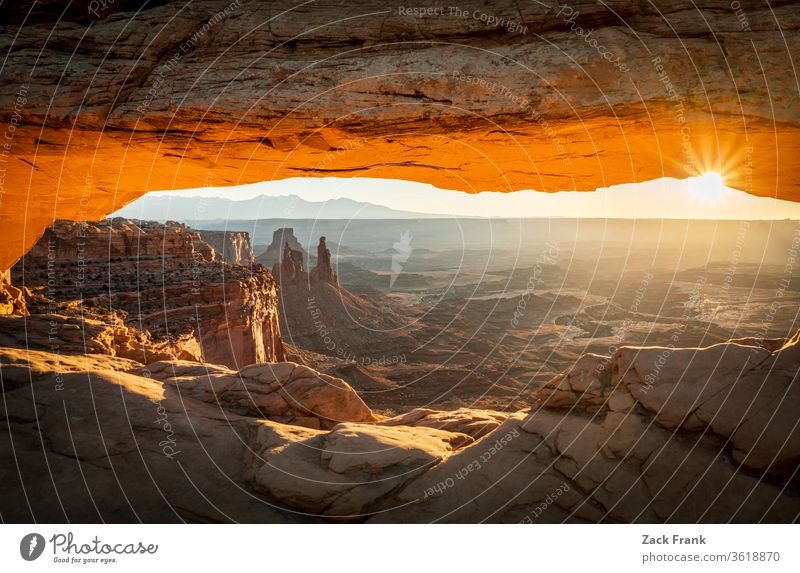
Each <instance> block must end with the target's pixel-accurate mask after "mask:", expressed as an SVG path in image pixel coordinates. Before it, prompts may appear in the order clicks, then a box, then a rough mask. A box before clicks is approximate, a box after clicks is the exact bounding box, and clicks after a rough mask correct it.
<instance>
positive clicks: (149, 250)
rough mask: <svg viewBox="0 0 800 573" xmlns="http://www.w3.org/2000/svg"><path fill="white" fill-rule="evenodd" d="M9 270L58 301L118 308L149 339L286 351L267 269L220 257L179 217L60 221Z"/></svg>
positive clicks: (228, 353)
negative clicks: (176, 220)
mask: <svg viewBox="0 0 800 573" xmlns="http://www.w3.org/2000/svg"><path fill="white" fill-rule="evenodd" d="M12 276H13V277H14V281H15V282H17V284H21V285H26V286H28V287H31V288H33V287H38V289H39V290H40V291H41V293H42V294H44V295H46V296H47V297H49V298H51V299H55V300H57V301H82V302H83V303H84V305H86V306H89V307H111V308H113V309H116V310H120V311H123V312H124V313H125V321H126V323H127V324H130V325H134V326H136V327H137V328H138V329H139V330H141V331H146V332H148V333H149V334H150V335H152V337H153V338H154V339H156V340H166V341H170V342H175V341H178V340H182V339H184V340H186V339H193V340H194V341H195V342H194V346H195V347H196V348H197V353H198V354H199V356H200V357H202V359H204V360H206V361H209V362H212V363H219V364H226V365H228V366H231V367H240V366H244V365H247V364H252V363H255V362H270V361H275V360H280V359H282V358H283V357H284V352H283V347H282V342H281V338H280V327H279V319H278V311H277V287H276V285H275V281H274V280H273V279H272V277H271V275H270V274H269V271H267V270H266V269H265V268H264V267H262V266H260V265H256V266H253V267H252V268H251V267H244V266H241V265H233V264H228V263H227V262H225V261H222V260H218V258H217V252H216V251H215V250H214V248H213V247H212V246H211V245H209V244H208V243H207V242H205V241H203V240H202V239H201V237H200V234H199V233H198V232H197V231H194V230H192V229H189V228H187V227H186V226H185V225H182V224H179V223H167V224H164V225H162V224H159V223H152V222H142V221H136V222H134V221H129V220H124V219H113V220H107V221H102V222H98V223H75V222H70V221H59V222H57V223H56V224H54V225H53V226H52V227H50V228H48V230H47V232H46V233H45V236H44V237H43V238H42V240H41V241H40V242H39V243H37V245H36V246H35V247H34V248H33V249H31V252H30V253H28V254H27V255H26V256H25V257H24V258H23V259H22V260H21V261H20V262H19V264H17V265H16V266H15V267H14V269H13V272H12ZM156 359H158V358H156Z"/></svg>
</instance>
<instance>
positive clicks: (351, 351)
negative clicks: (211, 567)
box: [0, 0, 800, 557]
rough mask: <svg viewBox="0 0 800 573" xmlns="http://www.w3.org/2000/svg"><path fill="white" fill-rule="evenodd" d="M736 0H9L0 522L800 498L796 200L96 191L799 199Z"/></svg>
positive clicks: (588, 512)
mask: <svg viewBox="0 0 800 573" xmlns="http://www.w3.org/2000/svg"><path fill="white" fill-rule="evenodd" d="M735 4H736V7H734V4H733V3H730V2H727V1H714V0H706V1H704V2H701V3H699V4H698V3H696V2H692V1H689V0H665V1H663V2H659V3H658V5H655V4H653V3H632V2H624V1H622V0H608V1H606V2H602V3H597V2H588V1H584V0H577V1H575V2H572V3H569V4H565V3H559V2H555V1H550V0H546V1H544V2H525V3H520V2H515V1H511V0H498V1H497V2H493V3H487V2H484V1H483V0H465V1H464V2H461V3H460V4H459V5H458V6H449V7H444V6H441V5H440V4H438V3H435V2H432V1H430V0H422V1H421V2H418V3H417V4H416V5H415V6H414V7H408V6H398V5H392V4H387V3H385V2H378V1H376V0H357V1H355V2H352V1H351V2H345V1H340V0H320V1H314V2H296V1H293V0H278V1H275V2H260V1H255V0H193V1H191V2H182V1H178V0H158V1H156V2H149V3H144V4H141V3H137V2H133V1H132V0H119V1H117V2H106V3H100V4H98V3H96V2H89V1H88V0H78V1H76V2H72V3H69V5H68V6H60V5H59V3H57V2H41V1H34V0H21V1H19V2H16V3H14V4H13V6H4V8H3V11H2V14H0V49H2V51H3V53H4V59H3V63H2V66H1V67H0V85H2V87H3V90H2V91H0V142H2V143H0V222H2V229H3V241H2V242H0V394H2V405H0V426H2V427H3V430H4V431H1V432H0V459H2V460H3V463H0V518H2V521H3V522H5V523H95V522H108V523H516V524H525V523H653V524H665V523H794V522H797V521H798V520H799V519H800V387H799V386H798V382H799V381H800V318H799V317H798V313H797V308H798V307H799V306H800V287H798V285H797V270H796V257H797V252H798V249H799V248H800V224H798V222H797V221H793V220H790V219H783V220H778V219H775V220H769V221H749V220H747V217H746V214H742V220H732V221H716V220H699V219H693V220H686V221H684V220H667V219H663V220H658V219H652V220H629V221H621V220H617V219H602V220H601V219H588V218H582V219H574V220H573V219H569V218H562V219H559V218H552V219H547V218H543V219H537V218H527V219H526V218H524V217H525V216H529V215H530V214H529V213H527V214H520V218H519V219H494V218H490V217H482V216H476V217H474V218H463V219H459V218H456V217H454V218H450V219H447V218H441V217H429V216H428V215H425V216H420V217H419V218H417V217H414V216H413V214H414V213H411V212H408V213H406V215H407V217H405V218H403V219H400V218H398V219H391V218H388V219H374V220H370V219H368V218H365V219H364V220H355V219H350V218H336V217H334V218H332V219H330V220H325V219H323V218H321V217H318V218H316V219H314V218H307V217H308V215H307V213H308V212H307V211H306V212H305V213H306V218H299V217H298V218H296V219H292V209H293V206H292V202H291V200H287V202H286V203H280V204H281V205H285V207H284V208H281V209H280V212H275V213H269V214H268V215H269V216H270V217H274V218H273V219H258V220H255V219H254V220H239V221H235V222H234V221H229V220H227V219H226V218H225V213H224V212H223V211H224V209H222V208H218V207H214V205H221V204H223V203H221V202H215V201H209V200H205V199H207V197H197V198H190V199H187V200H185V201H183V202H182V209H183V210H184V211H185V212H186V213H190V214H191V219H192V224H191V225H190V224H187V222H186V220H183V221H171V220H166V221H160V222H156V221H148V220H139V219H132V218H127V217H114V216H112V217H111V218H105V217H107V216H108V215H109V214H111V213H115V212H117V211H118V210H119V209H121V208H123V207H124V206H126V205H129V204H130V203H131V202H132V201H134V200H135V199H137V198H139V197H141V196H143V195H144V194H146V193H148V192H150V191H172V190H186V189H198V190H200V189H202V190H205V191H204V193H208V192H209V190H210V189H211V188H230V187H234V186H238V185H244V184H250V183H258V182H264V181H277V180H282V179H289V178H295V177H339V178H347V177H374V178H386V179H391V178H394V179H402V180H407V181H415V182H420V183H427V184H430V185H433V186H435V187H432V188H431V192H435V191H436V189H435V188H436V187H438V188H442V189H452V190H458V191H463V192H466V193H479V192H486V191H497V192H512V191H516V190H521V189H536V190H538V191H542V192H552V193H556V192H560V191H581V192H591V191H593V190H595V189H598V188H602V187H608V186H611V185H617V184H624V183H635V182H642V181H647V180H652V179H657V178H662V177H666V178H686V177H692V176H701V175H705V174H709V173H718V174H719V175H720V177H722V179H723V181H724V183H725V184H726V185H729V186H731V187H734V188H736V189H740V190H742V191H745V192H746V193H749V194H750V195H758V196H765V197H774V198H780V199H786V200H792V201H800V167H799V165H800V164H798V162H797V161H796V160H795V158H796V157H797V156H799V155H800V109H799V108H798V106H797V105H796V103H797V101H798V95H800V87H798V86H800V83H798V79H797V75H796V73H795V70H796V65H795V59H796V58H795V57H794V55H795V54H796V53H797V51H798V48H800V34H798V32H799V31H800V12H799V11H798V10H797V3H796V2H792V1H791V0H776V1H773V2H769V3H767V2H763V1H759V0H741V1H737V2H736V3H735ZM222 192H223V191H220V193H222ZM162 199H163V198H162ZM164 201H166V203H158V204H168V202H169V200H167V199H164ZM276 204H278V203H276ZM248 205H250V204H245V205H244V206H238V207H237V208H239V209H241V210H245V211H246V210H247V208H248ZM373 207H375V208H376V211H375V212H379V213H387V212H389V213H391V212H392V210H391V209H388V208H387V207H386V206H380V205H373ZM229 208H231V207H230V205H229ZM157 210H158V209H157V208H156V211H157ZM479 215H480V214H479ZM254 216H255V215H254ZM187 217H188V215H187ZM23 557H24V555H23Z"/></svg>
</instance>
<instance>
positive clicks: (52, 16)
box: [0, 0, 800, 269]
mask: <svg viewBox="0 0 800 573" xmlns="http://www.w3.org/2000/svg"><path fill="white" fill-rule="evenodd" d="M88 4H90V3H87V2H79V3H76V4H74V5H71V6H70V8H69V9H67V10H66V11H64V13H63V14H62V11H60V10H58V9H57V8H56V4H52V3H44V4H43V3H40V2H39V3H35V9H34V10H33V11H32V12H31V13H30V15H29V16H28V17H26V15H28V13H29V10H30V9H31V7H32V6H34V1H33V0H24V1H20V2H16V3H15V4H14V6H13V7H11V6H10V7H9V8H8V9H7V10H4V14H3V17H2V22H0V24H2V31H3V34H2V38H3V40H2V44H0V49H2V52H3V61H4V62H5V63H4V65H3V68H2V71H1V72H0V84H1V85H2V86H3V90H2V91H1V92H0V110H1V111H0V114H1V115H2V117H3V122H2V123H3V125H5V126H6V128H4V131H6V132H8V134H9V137H10V139H11V140H12V141H11V142H10V143H9V147H8V148H7V149H5V150H4V151H3V154H2V156H3V171H2V173H3V188H2V193H3V200H2V201H0V217H2V220H3V222H4V224H5V228H6V229H7V236H6V237H5V240H4V241H3V244H2V247H0V269H7V268H9V267H10V266H11V265H13V264H14V263H15V262H16V260H17V259H18V258H19V257H21V256H22V255H23V254H24V253H25V251H26V250H27V249H28V248H30V247H31V246H32V245H33V244H34V243H35V242H36V241H37V240H38V238H39V236H40V234H41V233H42V232H43V231H44V229H45V228H46V227H47V225H49V224H50V223H51V222H52V221H53V220H54V219H92V218H95V219H97V218H101V217H103V216H105V215H107V214H108V213H111V212H114V211H115V210H116V209H119V208H120V207H122V206H123V205H124V204H126V203H128V202H130V201H131V200H133V199H135V198H137V197H139V196H141V195H142V194H144V193H145V192H147V191H152V190H168V189H186V188H193V187H198V188H199V187H209V186H222V185H231V184H242V183H253V182H258V181H265V180H275V179H280V178H286V177H296V176H331V175H342V176H347V177H351V176H355V175H358V174H364V175H368V176H371V177H388V178H398V179H407V180H414V181H421V182H425V183H431V184H434V185H436V186H438V187H441V188H447V189H461V190H464V191H467V192H475V191H484V190H495V191H510V190H513V189H529V188H535V189H538V190H540V191H559V190H571V189H577V190H584V191H586V190H593V189H595V188H597V187H604V186H609V185H612V184H617V183H628V182H633V181H642V180H648V179H655V178H658V177H661V176H673V177H686V176H688V175H694V174H697V173H701V172H703V171H706V170H717V171H723V172H724V173H723V175H724V176H725V178H726V181H727V182H728V183H729V184H730V185H732V186H734V187H736V188H739V189H742V190H745V191H747V192H750V193H755V194H760V195H770V196H774V195H775V194H777V195H778V196H780V197H782V198H787V199H797V198H798V197H800V193H798V183H797V182H798V181H799V180H800V178H799V177H798V173H797V167H796V162H792V161H786V160H782V159H783V158H785V157H794V156H797V154H798V147H800V138H799V137H798V110H797V106H795V105H791V102H793V101H794V100H795V98H796V96H797V81H796V78H795V75H794V74H793V73H787V70H793V69H794V68H795V67H796V66H795V65H794V62H795V54H796V53H797V51H798V42H800V34H797V29H798V26H799V25H800V15H799V14H798V11H797V9H796V5H795V3H794V2H792V1H791V0H787V1H773V2H769V3H766V2H763V1H762V0H742V1H741V2H737V3H736V5H737V6H738V7H736V8H735V7H733V5H732V4H731V3H728V2H710V1H709V2H701V3H697V2H691V1H689V0H669V1H667V2H661V3H659V4H658V5H655V4H650V3H631V2H627V1H623V0H614V1H609V2H603V3H597V2H589V1H583V0H581V1H576V2H571V3H568V4H564V3H563V2H555V1H545V2H527V3H520V2H514V1H511V0H501V1H499V2H493V3H491V4H490V5H489V4H486V3H485V2H483V1H482V0H466V1H464V2H461V3H459V5H458V6H457V7H456V8H458V10H454V11H451V10H450V9H449V8H448V9H446V10H444V9H442V10H441V11H438V12H435V13H427V12H425V11H423V12H419V11H415V12H412V13H408V12H407V11H405V8H406V7H407V6H406V5H405V4H403V3H388V4H387V3H386V2H379V1H377V0H360V1H358V2H345V3H343V2H340V1H339V0H327V1H324V2H314V3H313V4H303V3H296V2H288V1H280V2H269V3H265V2H259V1H255V0H239V1H231V0H198V1H193V2H191V3H189V4H186V3H185V2H180V1H178V0H173V1H162V2H157V3H155V4H152V3H151V4H148V5H147V6H146V7H144V8H142V9H139V8H140V6H139V5H138V4H137V5H136V10H134V9H133V6H132V5H131V3H130V2H113V3H112V2H107V3H105V4H104V8H103V9H102V10H94V12H92V11H90V10H89V9H88V7H89V6H88ZM417 7H419V8H423V7H431V8H447V7H446V6H441V4H440V3H438V2H432V1H428V0H426V1H423V2H420V3H418V5H417ZM109 54H113V56H114V57H109ZM698 62H702V63H703V65H699V64H698ZM98 157H99V158H102V160H100V161H98V159H97V158H98ZM778 166H780V168H778ZM29 196H30V197H35V198H36V199H35V200H28V197H29ZM23 205H24V206H25V208H21V206H23Z"/></svg>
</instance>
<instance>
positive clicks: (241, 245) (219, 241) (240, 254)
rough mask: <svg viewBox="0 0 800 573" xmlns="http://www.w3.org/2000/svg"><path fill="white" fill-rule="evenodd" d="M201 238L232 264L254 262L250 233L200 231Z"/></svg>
mask: <svg viewBox="0 0 800 573" xmlns="http://www.w3.org/2000/svg"><path fill="white" fill-rule="evenodd" d="M198 232H199V233H200V238H201V239H203V240H204V241H205V242H206V243H208V244H209V245H211V246H212V247H214V250H215V251H216V252H217V254H218V256H219V257H221V258H222V260H223V261H225V262H226V263H230V264H232V265H249V264H251V263H252V262H253V259H254V258H255V256H254V255H253V245H252V244H251V243H250V234H249V233H243V232H241V231H198Z"/></svg>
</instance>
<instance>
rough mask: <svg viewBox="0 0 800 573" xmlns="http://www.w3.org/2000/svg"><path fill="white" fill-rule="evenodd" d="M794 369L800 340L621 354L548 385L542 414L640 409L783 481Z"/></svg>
mask: <svg viewBox="0 0 800 573" xmlns="http://www.w3.org/2000/svg"><path fill="white" fill-rule="evenodd" d="M770 346H771V347H773V348H778V346H779V345H778V344H771V345H770ZM798 368H800V344H799V343H798V337H797V336H795V337H793V338H792V339H790V340H788V341H784V344H783V346H781V347H780V348H778V349H777V350H774V351H772V352H771V351H770V350H768V349H766V348H764V345H762V344H759V345H743V344H740V343H738V342H729V343H723V344H716V345H714V346H711V347H708V348H701V349H697V348H664V347H646V348H635V347H623V348H620V349H619V350H618V351H617V352H616V353H615V354H614V356H612V357H611V358H607V357H600V356H594V355H587V356H584V357H582V358H581V359H580V360H578V361H577V362H576V364H575V366H574V367H573V368H572V369H571V370H570V371H569V372H567V373H565V374H561V375H558V376H556V377H555V378H553V379H552V380H551V381H550V382H548V383H547V384H545V386H544V387H543V388H542V389H541V390H540V392H539V399H540V400H541V403H542V405H543V406H545V407H553V408H569V410H570V411H575V410H577V411H580V412H589V413H598V412H606V411H608V410H611V411H616V412H627V411H632V410H634V409H635V408H637V407H638V410H639V411H641V409H644V410H646V411H647V412H649V413H650V415H652V416H653V418H654V420H655V421H656V422H657V423H659V424H661V425H662V426H663V427H665V428H669V429H672V430H678V429H682V430H687V431H691V432H698V433H699V436H700V437H702V436H715V437H722V438H723V439H724V440H725V444H726V445H728V444H729V445H730V448H731V453H732V456H733V459H734V460H735V461H736V462H738V463H741V464H742V465H743V466H744V467H746V468H748V469H751V470H755V471H759V472H764V473H767V474H774V475H783V474H791V473H792V472H794V471H795V470H796V468H797V467H798V465H800V427H797V425H796V423H795V422H796V420H797V413H798V412H800V390H798V388H797V385H796V384H794V383H793V381H794V380H796V378H797V373H798ZM637 405H638V406H637Z"/></svg>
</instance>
